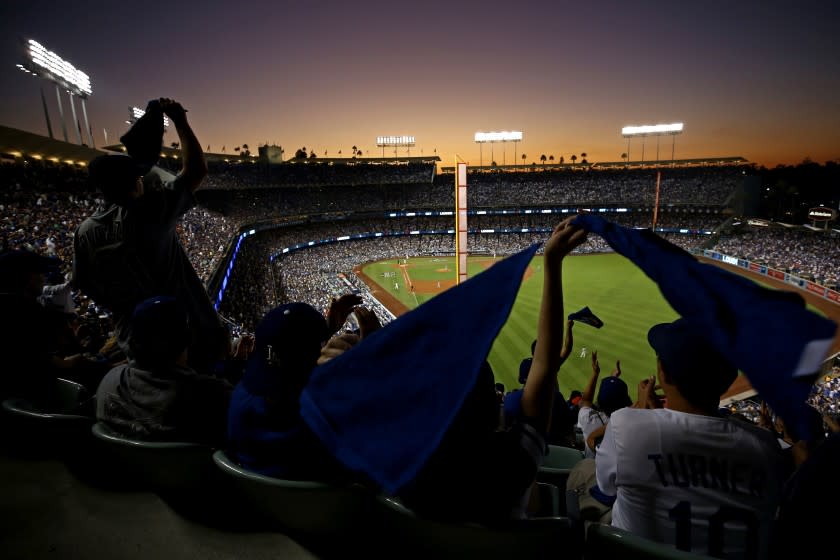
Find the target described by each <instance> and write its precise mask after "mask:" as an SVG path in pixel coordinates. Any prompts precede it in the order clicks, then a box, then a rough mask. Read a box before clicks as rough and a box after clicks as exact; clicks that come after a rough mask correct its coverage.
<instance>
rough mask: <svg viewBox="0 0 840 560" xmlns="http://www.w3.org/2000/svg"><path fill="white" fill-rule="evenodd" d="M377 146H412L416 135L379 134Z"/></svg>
mask: <svg viewBox="0 0 840 560" xmlns="http://www.w3.org/2000/svg"><path fill="white" fill-rule="evenodd" d="M376 146H377V147H379V148H381V147H383V146H388V147H396V148H410V147H413V146H414V136H377V137H376Z"/></svg>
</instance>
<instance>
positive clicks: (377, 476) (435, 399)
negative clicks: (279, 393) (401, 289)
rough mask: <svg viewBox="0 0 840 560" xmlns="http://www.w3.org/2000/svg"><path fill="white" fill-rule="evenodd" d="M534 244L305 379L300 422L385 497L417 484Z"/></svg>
mask: <svg viewBox="0 0 840 560" xmlns="http://www.w3.org/2000/svg"><path fill="white" fill-rule="evenodd" d="M539 245H540V244H534V245H532V246H531V247H529V248H528V249H525V250H524V251H521V252H520V253H517V254H516V255H512V256H510V257H508V258H506V259H504V260H502V261H500V262H498V263H496V264H495V265H493V266H492V267H490V269H488V270H486V271H485V272H482V273H481V274H479V275H477V276H475V277H473V278H470V279H469V280H467V281H466V282H464V283H463V284H461V285H459V286H456V287H454V288H452V289H449V290H447V291H445V292H443V293H442V294H440V295H438V296H437V297H435V298H433V299H431V300H429V301H428V302H426V303H424V304H423V305H421V306H419V307H418V308H417V309H415V310H413V311H411V312H409V313H406V314H405V315H402V316H400V317H399V318H398V319H397V320H395V321H392V322H391V323H390V324H388V325H387V326H386V327H384V328H383V329H381V330H379V331H377V332H375V333H373V334H372V335H371V336H369V337H368V338H367V339H365V340H364V341H363V342H361V343H360V344H359V345H357V346H356V347H354V348H352V349H351V350H349V351H347V352H345V353H344V354H342V355H341V356H339V357H338V358H335V359H333V360H331V361H329V362H327V363H326V364H324V365H322V366H320V367H318V368H316V369H315V370H314V371H313V372H312V374H311V377H310V379H309V382H308V383H307V386H306V388H305V389H304V391H303V394H302V395H301V399H300V405H301V408H300V413H301V416H302V417H303V419H304V420H305V421H306V423H307V424H308V425H309V427H310V428H311V429H312V431H313V432H314V433H315V434H316V435H317V436H318V437H319V438H320V439H321V441H322V442H323V443H324V444H325V446H326V447H327V449H329V450H330V451H331V452H332V453H333V455H335V457H337V458H338V460H339V461H340V462H341V463H343V464H344V465H345V466H346V467H347V468H349V469H351V470H353V471H357V472H362V473H365V474H366V475H367V476H369V477H370V478H371V479H372V480H373V481H375V482H376V483H378V484H379V485H380V486H381V487H382V488H383V489H384V490H385V491H386V492H389V493H392V494H396V493H397V492H398V491H399V490H400V489H401V488H402V487H403V486H405V485H406V484H408V483H409V482H411V481H412V480H413V479H414V477H415V476H416V475H417V473H418V472H419V471H420V469H421V468H422V467H423V465H425V463H426V461H427V460H428V459H429V457H430V456H431V454H432V452H434V450H435V449H436V448H437V446H438V445H439V443H440V441H441V439H442V438H443V436H444V434H445V432H446V430H447V429H448V428H449V426H450V424H451V423H452V420H453V419H454V418H455V415H456V413H457V412H458V410H459V409H460V407H461V404H462V403H463V401H464V398H465V397H466V395H467V393H468V392H469V391H470V390H471V389H472V387H473V385H474V384H475V380H476V378H477V375H478V372H479V368H480V367H481V365H482V363H483V362H484V360H485V359H486V358H487V354H488V353H489V352H490V347H491V346H492V344H493V340H495V338H496V335H498V333H499V331H500V330H501V328H502V326H503V325H504V324H505V321H507V318H508V315H509V314H510V310H511V307H512V306H513V302H514V300H515V299H516V294H517V292H518V291H519V286H520V284H521V283H522V277H523V275H524V273H525V270H526V268H527V267H528V263H530V262H531V259H532V257H533V256H534V253H535V252H536V250H537V248H538V247H539Z"/></svg>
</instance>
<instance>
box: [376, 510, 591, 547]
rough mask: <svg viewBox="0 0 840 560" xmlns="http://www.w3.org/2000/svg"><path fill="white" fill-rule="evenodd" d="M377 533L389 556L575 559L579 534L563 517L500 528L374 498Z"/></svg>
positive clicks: (510, 524) (580, 540)
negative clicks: (430, 515)
mask: <svg viewBox="0 0 840 560" xmlns="http://www.w3.org/2000/svg"><path fill="white" fill-rule="evenodd" d="M377 503H378V504H379V514H378V517H379V519H380V521H379V522H378V523H377V526H378V527H379V533H380V535H379V537H378V539H376V540H382V541H383V542H385V543H387V546H388V547H389V548H390V550H391V553H392V557H393V558H436V559H438V558H452V559H455V558H459V559H460V558H473V557H475V558H481V559H482V560H493V559H497V558H498V559H505V560H510V559H511V558H517V559H537V558H554V559H575V558H580V555H581V550H582V537H581V535H580V534H579V533H578V532H576V531H575V530H574V529H573V527H572V524H571V523H570V521H569V520H568V519H567V518H565V517H541V518H533V519H527V520H522V521H512V522H510V523H508V524H506V525H505V526H503V527H493V528H487V527H483V526H481V525H477V524H456V523H445V522H440V521H436V520H431V519H424V518H421V517H419V516H418V515H416V514H415V513H414V512H412V511H411V510H409V509H408V508H406V507H405V506H403V505H402V504H401V503H400V501H399V500H397V499H395V498H391V497H387V496H380V497H379V498H378V500H377Z"/></svg>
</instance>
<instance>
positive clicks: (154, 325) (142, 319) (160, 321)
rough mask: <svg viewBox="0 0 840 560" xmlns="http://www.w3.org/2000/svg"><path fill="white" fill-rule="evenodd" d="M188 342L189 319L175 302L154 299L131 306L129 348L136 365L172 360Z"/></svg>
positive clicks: (184, 310)
mask: <svg viewBox="0 0 840 560" xmlns="http://www.w3.org/2000/svg"><path fill="white" fill-rule="evenodd" d="M189 342H190V325H189V315H188V314H187V311H186V309H185V308H184V306H183V305H181V304H180V303H179V302H178V300H177V299H176V298H174V297H172V296H156V297H151V298H148V299H146V300H143V301H141V302H140V303H138V304H137V305H136V306H135V308H134V311H133V313H132V314H131V321H130V334H129V345H130V346H131V349H132V352H133V353H134V354H135V356H136V358H137V359H138V361H140V362H145V363H149V364H157V363H161V362H167V361H170V360H174V359H175V358H177V357H178V354H180V353H181V352H183V350H184V348H186V347H187V346H188V345H189Z"/></svg>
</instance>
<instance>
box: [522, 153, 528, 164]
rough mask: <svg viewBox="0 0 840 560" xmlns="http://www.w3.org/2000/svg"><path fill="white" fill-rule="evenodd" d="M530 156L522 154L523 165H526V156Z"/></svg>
mask: <svg viewBox="0 0 840 560" xmlns="http://www.w3.org/2000/svg"><path fill="white" fill-rule="evenodd" d="M526 157H528V156H526V155H525V154H522V165H525V158H526Z"/></svg>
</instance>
